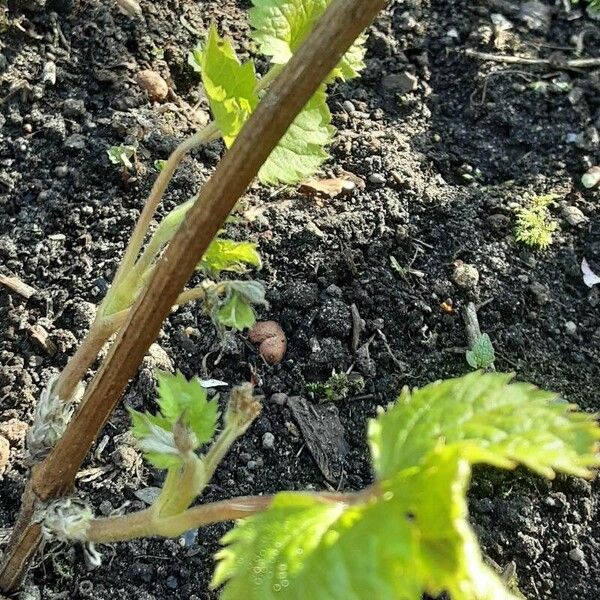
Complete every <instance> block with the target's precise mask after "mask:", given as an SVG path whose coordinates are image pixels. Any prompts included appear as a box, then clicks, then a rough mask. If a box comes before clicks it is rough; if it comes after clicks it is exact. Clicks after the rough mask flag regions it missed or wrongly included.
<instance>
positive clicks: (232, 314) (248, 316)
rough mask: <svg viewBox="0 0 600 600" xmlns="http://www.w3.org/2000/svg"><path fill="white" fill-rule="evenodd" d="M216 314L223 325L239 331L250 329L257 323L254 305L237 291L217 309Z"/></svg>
mask: <svg viewBox="0 0 600 600" xmlns="http://www.w3.org/2000/svg"><path fill="white" fill-rule="evenodd" d="M216 316H217V320H218V322H219V323H220V324H221V325H223V326H224V327H231V328H232V329H237V330H238V331H243V330H244V329H248V328H250V327H252V326H253V325H254V324H255V323H256V316H255V315H254V310H253V309H252V306H250V304H249V303H248V302H247V300H246V299H245V298H244V297H243V296H242V295H241V294H240V293H239V292H236V291H233V292H232V293H231V294H229V295H228V297H227V298H226V299H225V300H224V302H223V304H222V305H221V306H220V308H219V310H218V311H217V313H216Z"/></svg>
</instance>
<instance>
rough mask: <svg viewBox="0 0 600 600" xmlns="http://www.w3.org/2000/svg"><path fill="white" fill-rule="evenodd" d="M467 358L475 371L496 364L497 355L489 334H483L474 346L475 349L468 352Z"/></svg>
mask: <svg viewBox="0 0 600 600" xmlns="http://www.w3.org/2000/svg"><path fill="white" fill-rule="evenodd" d="M465 357H466V359H467V362H468V363H469V366H471V367H473V368H474V369H487V368H488V367H490V366H491V365H492V364H494V360H495V359H496V354H495V352H494V346H493V344H492V340H490V336H489V335H488V334H487V333H483V334H481V335H480V336H479V339H478V340H477V341H476V342H475V344H473V348H472V349H471V350H467V352H466V354H465Z"/></svg>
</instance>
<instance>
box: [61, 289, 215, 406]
mask: <svg viewBox="0 0 600 600" xmlns="http://www.w3.org/2000/svg"><path fill="white" fill-rule="evenodd" d="M205 296H206V290H205V289H204V288H203V287H201V286H198V287H194V288H190V289H189V290H184V291H183V292H181V294H179V296H178V297H177V300H176V301H175V305H174V306H182V305H184V304H187V303H188V302H193V301H194V300H201V299H203V298H204V297H205ZM130 310H131V309H129V308H126V309H124V310H121V311H119V312H117V313H114V314H112V315H109V316H108V317H98V318H97V319H96V320H95V321H94V323H93V324H92V327H91V328H90V331H89V332H88V333H87V334H86V336H85V337H84V338H83V341H82V342H81V344H80V345H79V347H78V348H77V350H76V352H75V354H74V355H73V356H72V357H71V359H70V360H69V362H68V363H67V366H66V367H65V368H64V369H63V370H62V372H61V373H60V375H59V377H58V379H57V381H56V383H55V385H54V392H55V393H56V394H57V396H58V397H59V398H61V399H62V400H64V401H66V400H68V399H70V398H71V397H72V396H73V393H74V392H75V388H76V387H77V386H78V385H79V382H80V381H81V380H82V379H83V378H84V377H85V374H86V372H87V370H88V369H89V368H90V367H91V365H92V363H93V362H94V360H95V359H96V358H97V356H98V354H99V353H100V351H101V350H102V348H103V347H104V344H106V343H107V342H108V341H109V340H110V338H111V337H112V336H113V335H114V334H115V333H117V331H118V330H119V329H120V328H121V326H122V325H123V323H125V321H126V320H127V316H128V315H129V311H130Z"/></svg>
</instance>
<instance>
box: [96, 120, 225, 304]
mask: <svg viewBox="0 0 600 600" xmlns="http://www.w3.org/2000/svg"><path fill="white" fill-rule="evenodd" d="M219 135H220V133H219V128H218V127H217V125H216V123H214V122H212V123H209V124H208V125H207V126H206V127H205V128H204V129H202V130H201V131H198V132H197V133H195V134H194V135H192V136H191V137H189V138H188V139H186V140H184V141H183V142H182V143H181V144H179V146H178V147H177V148H176V149H175V150H174V151H173V153H172V154H171V156H169V159H168V160H167V162H166V163H165V166H164V167H163V169H162V171H161V172H160V173H159V175H158V177H157V178H156V181H155V182H154V185H153V186H152V190H151V192H150V195H149V196H148V200H147V201H146V204H145V205H144V208H143V209H142V214H141V215H140V218H139V219H138V222H137V224H136V226H135V229H134V230H133V233H132V234H131V238H130V240H129V244H128V245H127V249H126V250H125V254H124V256H123V259H122V260H121V264H120V265H119V268H118V270H117V273H116V275H115V278H114V281H113V284H112V286H111V290H118V287H119V284H120V283H121V281H122V280H123V279H124V278H125V277H126V275H127V274H128V273H130V272H131V271H132V269H133V268H134V266H135V263H136V261H137V258H138V255H139V253H140V250H141V248H142V246H143V244H144V239H145V238H146V234H147V232H148V228H149V226H150V222H151V221H152V217H153V216H154V213H155V212H156V208H157V207H158V204H159V202H160V200H161V198H162V196H163V194H164V192H165V190H166V188H167V185H168V184H169V182H170V181H171V178H172V177H173V174H174V173H175V170H176V169H177V167H178V166H179V163H180V162H181V161H182V160H183V158H184V157H185V155H186V154H187V153H188V152H190V151H191V150H193V149H194V148H196V147H197V146H200V145H202V144H205V143H208V142H210V141H212V140H214V139H217V138H218V137H219ZM111 290H109V292H108V294H107V295H106V297H105V298H104V301H103V302H102V304H101V307H100V308H101V309H102V312H106V313H110V311H106V310H104V309H105V308H106V307H107V306H109V305H110V304H111V303H112V297H113V296H112V294H111Z"/></svg>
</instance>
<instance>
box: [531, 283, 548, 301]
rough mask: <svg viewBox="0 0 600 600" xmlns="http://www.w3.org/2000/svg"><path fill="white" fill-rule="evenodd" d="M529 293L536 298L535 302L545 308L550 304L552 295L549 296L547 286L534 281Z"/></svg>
mask: <svg viewBox="0 0 600 600" xmlns="http://www.w3.org/2000/svg"><path fill="white" fill-rule="evenodd" d="M529 291H530V292H531V294H532V295H533V297H534V298H535V301H536V302H537V303H538V304H539V305H541V306H543V305H544V304H548V302H549V301H550V295H549V294H548V290H547V289H546V287H545V286H543V285H542V284H541V283H538V282H537V281H534V282H533V283H532V284H531V285H530V286H529Z"/></svg>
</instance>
